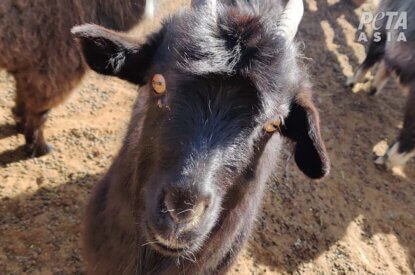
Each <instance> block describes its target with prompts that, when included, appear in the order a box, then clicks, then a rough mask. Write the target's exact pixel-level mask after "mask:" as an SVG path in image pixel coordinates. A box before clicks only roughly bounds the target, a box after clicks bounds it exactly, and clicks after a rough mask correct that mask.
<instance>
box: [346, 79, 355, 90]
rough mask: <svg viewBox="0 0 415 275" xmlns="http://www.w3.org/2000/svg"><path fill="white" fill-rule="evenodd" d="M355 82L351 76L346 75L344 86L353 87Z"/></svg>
mask: <svg viewBox="0 0 415 275" xmlns="http://www.w3.org/2000/svg"><path fill="white" fill-rule="evenodd" d="M355 84H356V83H355V82H354V79H353V77H348V78H347V80H346V86H347V87H349V88H354V85H355Z"/></svg>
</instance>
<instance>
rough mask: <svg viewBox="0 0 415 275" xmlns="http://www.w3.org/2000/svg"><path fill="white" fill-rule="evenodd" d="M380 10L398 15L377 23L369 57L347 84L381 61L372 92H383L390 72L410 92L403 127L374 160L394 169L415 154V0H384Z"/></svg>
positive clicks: (379, 11) (361, 76)
mask: <svg viewBox="0 0 415 275" xmlns="http://www.w3.org/2000/svg"><path fill="white" fill-rule="evenodd" d="M377 12H378V13H386V12H391V13H392V12H394V13H396V14H395V16H394V17H391V18H392V20H391V21H390V18H389V16H383V17H382V18H383V19H382V20H379V21H378V22H376V23H377V25H378V27H379V30H378V31H377V34H379V35H378V36H377V37H372V39H371V43H370V45H369V51H368V53H367V57H366V59H365V61H364V62H363V63H362V64H361V65H360V67H359V69H358V70H357V71H356V73H355V75H354V76H353V77H352V78H350V79H349V80H348V85H350V86H353V85H354V84H355V83H356V82H358V81H360V80H362V79H363V77H364V76H365V75H366V73H367V72H368V71H369V70H370V69H371V68H372V67H373V66H374V65H375V64H377V63H379V68H378V70H377V72H376V75H375V78H374V80H373V82H372V88H371V94H372V95H376V94H378V93H379V92H380V91H381V89H382V88H383V87H384V85H385V84H386V82H387V80H388V77H389V75H390V74H391V73H394V74H395V75H396V76H397V78H398V80H399V84H400V86H401V88H402V89H404V90H407V91H408V93H409V95H408V100H407V104H406V110H405V117H404V123H403V129H402V131H401V133H400V135H399V137H398V138H397V141H396V142H395V143H394V144H393V145H391V146H390V147H389V149H388V151H387V153H386V154H385V155H384V156H382V157H379V158H377V159H376V161H375V163H376V164H378V165H381V166H384V167H386V168H389V169H392V168H393V167H396V166H403V165H404V164H405V163H406V162H407V161H408V160H410V159H411V158H412V157H413V156H415V107H414V106H415V25H414V24H413V22H415V2H414V1H411V0H383V1H381V3H380V4H379V8H378V11H377ZM380 18H381V17H380ZM400 19H401V20H402V22H401V21H399V20H400ZM405 21H406V22H407V26H406V28H405ZM400 23H402V25H400ZM388 26H389V29H388Z"/></svg>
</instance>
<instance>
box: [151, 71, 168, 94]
mask: <svg viewBox="0 0 415 275" xmlns="http://www.w3.org/2000/svg"><path fill="white" fill-rule="evenodd" d="M151 85H152V86H153V89H154V91H155V92H156V93H157V94H159V95H161V94H164V93H165V92H166V80H165V79H164V76H163V75H161V74H155V75H154V76H153V79H152V81H151Z"/></svg>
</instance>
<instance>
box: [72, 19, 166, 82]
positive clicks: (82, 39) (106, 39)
mask: <svg viewBox="0 0 415 275" xmlns="http://www.w3.org/2000/svg"><path fill="white" fill-rule="evenodd" d="M71 32H72V34H73V35H74V36H75V37H76V38H77V39H78V41H79V44H80V46H81V50H82V53H83V56H84V59H85V61H86V63H87V64H88V65H89V67H91V69H92V70H94V71H96V72H97V73H100V74H104V75H110V76H116V77H119V78H121V79H124V80H127V81H129V82H132V83H134V84H139V85H142V84H144V77H145V74H146V72H147V70H148V69H149V67H150V64H151V62H152V61H153V57H154V55H155V52H156V50H157V45H158V41H157V40H158V39H159V38H160V37H159V35H158V34H156V35H153V37H150V38H149V39H148V40H147V42H146V43H145V44H140V43H138V42H137V41H135V40H133V39H131V38H129V37H128V36H126V35H124V34H122V33H119V32H115V31H111V30H108V29H105V28H103V27H100V26H97V25H93V24H84V25H80V26H76V27H73V28H72V30H71Z"/></svg>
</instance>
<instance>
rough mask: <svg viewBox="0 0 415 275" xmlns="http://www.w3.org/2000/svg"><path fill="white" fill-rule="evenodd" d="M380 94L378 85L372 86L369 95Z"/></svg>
mask: <svg viewBox="0 0 415 275" xmlns="http://www.w3.org/2000/svg"><path fill="white" fill-rule="evenodd" d="M377 94H378V89H377V88H376V87H372V88H370V91H369V95H371V96H376V95H377Z"/></svg>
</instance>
